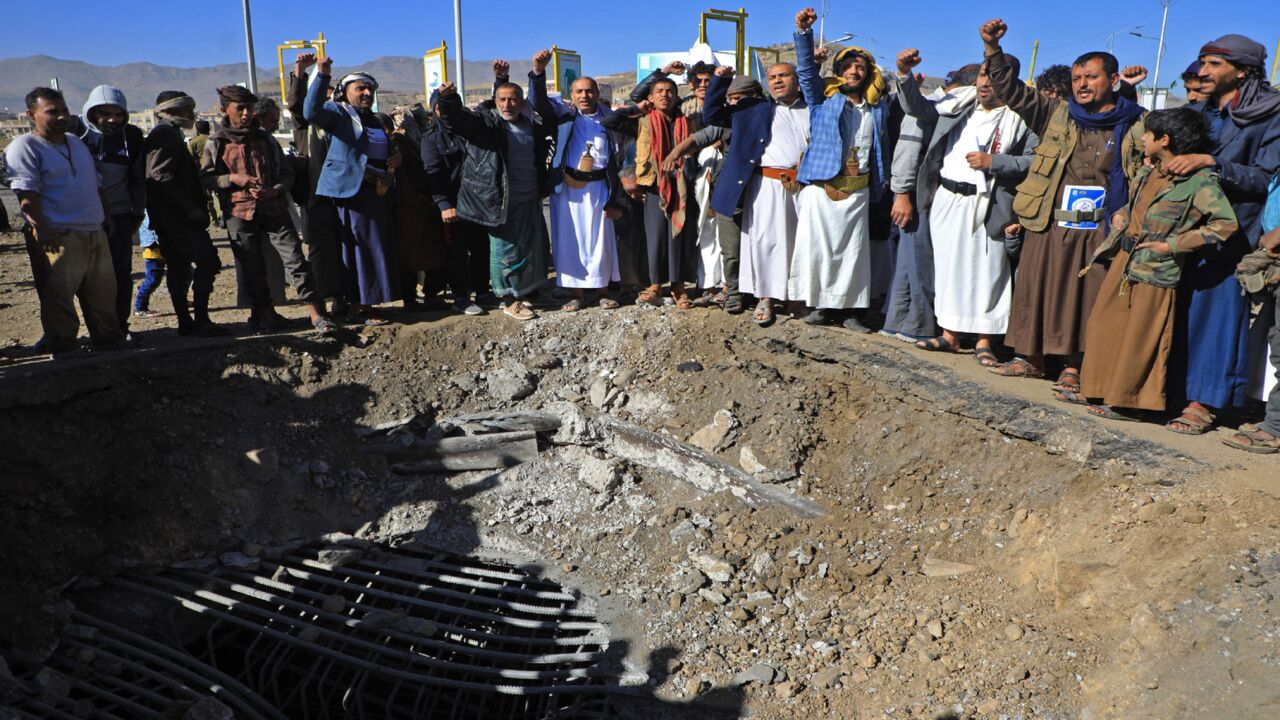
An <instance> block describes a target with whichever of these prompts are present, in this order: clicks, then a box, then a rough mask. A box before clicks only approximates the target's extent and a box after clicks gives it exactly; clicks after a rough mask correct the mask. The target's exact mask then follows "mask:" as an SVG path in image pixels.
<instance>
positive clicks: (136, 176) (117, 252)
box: [80, 85, 147, 338]
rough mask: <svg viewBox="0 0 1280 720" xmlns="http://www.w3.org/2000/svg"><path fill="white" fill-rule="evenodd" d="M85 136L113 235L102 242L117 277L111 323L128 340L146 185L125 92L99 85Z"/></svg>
mask: <svg viewBox="0 0 1280 720" xmlns="http://www.w3.org/2000/svg"><path fill="white" fill-rule="evenodd" d="M84 121H85V129H84V134H82V135H81V136H80V138H81V139H82V140H84V144H85V145H86V146H87V147H88V148H89V152H90V153H92V154H93V159H94V161H95V162H96V163H97V167H98V174H99V175H101V176H102V183H101V185H102V194H103V196H104V197H106V199H107V212H109V213H110V214H111V220H112V222H113V223H114V225H115V232H113V233H111V236H110V237H108V238H107V244H108V245H110V246H111V265H112V267H113V268H114V270H115V273H116V319H117V320H119V321H120V332H122V333H124V335H125V337H126V338H128V337H129V299H130V297H131V296H132V295H133V234H134V232H136V231H137V230H138V227H139V226H140V225H142V216H143V214H144V213H145V212H146V210H147V184H146V179H145V178H144V177H143V162H142V160H143V156H142V142H143V135H142V131H141V130H139V129H138V128H137V127H136V126H135V125H132V124H130V123H129V104H128V100H126V99H125V96H124V92H123V91H121V90H120V88H117V87H113V86H111V85H99V86H98V87H96V88H94V89H93V90H91V91H90V92H89V99H88V100H86V101H85V103H84Z"/></svg>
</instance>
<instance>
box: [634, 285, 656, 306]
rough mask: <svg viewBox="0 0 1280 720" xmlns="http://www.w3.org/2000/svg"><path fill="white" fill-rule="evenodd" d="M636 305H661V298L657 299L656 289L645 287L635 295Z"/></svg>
mask: <svg viewBox="0 0 1280 720" xmlns="http://www.w3.org/2000/svg"><path fill="white" fill-rule="evenodd" d="M636 303H637V304H643V305H655V306H661V305H662V298H660V297H658V288H656V287H647V288H645V289H643V290H641V291H640V292H639V294H637V295H636Z"/></svg>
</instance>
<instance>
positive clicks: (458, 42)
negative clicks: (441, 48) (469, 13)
mask: <svg viewBox="0 0 1280 720" xmlns="http://www.w3.org/2000/svg"><path fill="white" fill-rule="evenodd" d="M453 53H454V55H453V66H454V68H455V69H456V70H457V73H455V74H456V75H457V76H458V94H459V95H461V96H462V97H466V96H467V93H466V89H467V81H466V78H465V76H463V74H462V0H453Z"/></svg>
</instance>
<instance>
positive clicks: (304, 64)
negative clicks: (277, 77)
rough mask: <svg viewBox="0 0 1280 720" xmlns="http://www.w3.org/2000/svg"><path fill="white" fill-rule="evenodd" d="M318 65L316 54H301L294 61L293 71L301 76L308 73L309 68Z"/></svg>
mask: <svg viewBox="0 0 1280 720" xmlns="http://www.w3.org/2000/svg"><path fill="white" fill-rule="evenodd" d="M315 64H316V54H315V53H313V52H308V53H301V54H299V55H298V57H296V58H294V59H293V69H294V70H295V71H296V73H295V74H297V75H301V74H302V73H304V72H306V71H307V68H309V67H311V66H312V65H315Z"/></svg>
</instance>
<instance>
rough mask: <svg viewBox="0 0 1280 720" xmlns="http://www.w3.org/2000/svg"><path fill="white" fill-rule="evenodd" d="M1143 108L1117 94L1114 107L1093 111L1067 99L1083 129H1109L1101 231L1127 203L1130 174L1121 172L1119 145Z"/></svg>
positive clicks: (1074, 118)
mask: <svg viewBox="0 0 1280 720" xmlns="http://www.w3.org/2000/svg"><path fill="white" fill-rule="evenodd" d="M1144 112H1146V108H1143V107H1142V106H1141V105H1139V104H1137V103H1135V102H1134V101H1132V100H1130V99H1128V98H1125V97H1120V96H1119V95H1117V96H1116V106H1115V108H1113V109H1112V110H1110V111H1108V112H1104V113H1096V114H1094V113H1090V112H1089V111H1088V110H1085V109H1084V106H1083V105H1080V104H1079V103H1077V102H1076V99H1075V98H1074V97H1072V98H1071V100H1070V107H1069V108H1068V113H1069V114H1070V116H1071V119H1072V120H1074V121H1075V123H1076V125H1078V126H1080V127H1081V128H1084V129H1086V130H1111V131H1112V141H1111V142H1112V152H1111V173H1110V175H1109V177H1108V180H1107V217H1106V218H1104V220H1103V223H1102V227H1103V230H1104V232H1111V216H1112V215H1115V214H1116V213H1117V212H1119V211H1120V210H1121V209H1122V208H1124V207H1125V205H1127V204H1128V203H1129V178H1128V177H1127V176H1126V175H1125V174H1124V153H1123V152H1122V151H1121V148H1122V147H1123V143H1124V136H1125V134H1126V133H1128V132H1129V128H1131V127H1133V123H1134V122H1136V121H1137V120H1138V118H1140V117H1142V113H1144Z"/></svg>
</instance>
